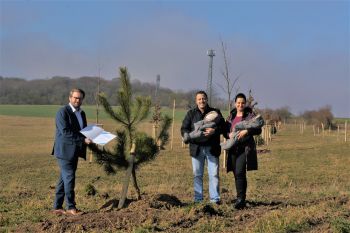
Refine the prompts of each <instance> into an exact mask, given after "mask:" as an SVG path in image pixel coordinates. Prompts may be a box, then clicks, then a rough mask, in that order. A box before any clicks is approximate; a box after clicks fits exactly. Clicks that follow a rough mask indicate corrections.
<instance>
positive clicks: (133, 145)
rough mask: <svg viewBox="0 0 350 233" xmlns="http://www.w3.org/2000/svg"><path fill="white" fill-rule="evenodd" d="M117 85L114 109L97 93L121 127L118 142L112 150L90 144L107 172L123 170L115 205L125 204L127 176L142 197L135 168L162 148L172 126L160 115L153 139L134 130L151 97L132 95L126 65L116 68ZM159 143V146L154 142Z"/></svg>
mask: <svg viewBox="0 0 350 233" xmlns="http://www.w3.org/2000/svg"><path fill="white" fill-rule="evenodd" d="M119 74H120V88H119V90H118V92H117V101H118V103H119V105H120V107H118V109H117V110H114V109H113V108H112V106H111V105H110V104H109V102H108V100H107V97H106V96H105V95H104V94H100V95H99V101H100V103H101V105H102V106H103V107H104V109H105V111H106V112H107V113H108V115H109V116H110V117H111V118H112V119H114V120H115V121H116V122H117V123H118V124H121V126H122V127H121V129H120V130H117V132H116V135H117V143H116V145H115V146H114V148H113V149H111V150H107V149H106V148H104V147H102V148H101V147H98V146H97V145H95V144H93V145H91V146H90V148H91V150H92V151H94V152H95V153H94V154H95V155H96V161H97V163H99V164H100V165H102V166H103V167H104V170H105V172H106V173H107V174H115V172H116V169H124V170H126V175H125V180H124V183H123V189H122V194H121V198H120V200H119V204H118V208H121V207H123V206H124V202H125V199H126V195H127V190H128V186H129V180H130V176H132V181H133V186H134V188H135V190H136V193H137V197H138V199H140V198H141V192H140V188H139V186H138V184H137V179H136V171H137V168H138V167H139V166H140V165H141V164H144V163H145V162H148V161H151V160H153V159H155V158H156V156H157V155H158V154H159V148H160V147H163V146H164V145H165V144H166V143H167V142H168V139H169V134H168V129H169V127H170V125H171V121H172V120H171V119H170V118H169V117H168V116H165V117H163V120H162V124H161V125H160V130H159V134H158V135H157V137H156V138H154V139H153V138H152V137H150V136H148V135H147V134H145V133H142V132H138V131H137V125H138V124H139V123H140V122H141V121H143V120H145V119H146V118H147V116H148V114H149V112H150V108H151V101H150V98H145V97H135V98H133V96H132V87H131V84H130V78H129V74H128V70H127V68H126V67H121V68H120V69H119ZM157 142H161V145H157Z"/></svg>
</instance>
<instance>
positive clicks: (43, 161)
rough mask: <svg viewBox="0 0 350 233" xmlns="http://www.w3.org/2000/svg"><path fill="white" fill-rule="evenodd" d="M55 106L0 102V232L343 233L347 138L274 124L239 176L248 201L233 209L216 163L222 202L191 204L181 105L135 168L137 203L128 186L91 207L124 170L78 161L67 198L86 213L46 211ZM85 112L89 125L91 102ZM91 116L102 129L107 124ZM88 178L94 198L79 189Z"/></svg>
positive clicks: (347, 216) (347, 211) (349, 225)
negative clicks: (164, 137)
mask: <svg viewBox="0 0 350 233" xmlns="http://www.w3.org/2000/svg"><path fill="white" fill-rule="evenodd" d="M57 108H58V106H12V107H10V106H0V122H1V124H0V148H1V150H0V167H1V169H0V187H1V191H0V232H37V231H44V232H139V233H140V232H154V231H164V232H350V198H349V196H350V173H349V169H348V166H349V164H350V153H349V151H350V142H349V141H348V142H346V143H345V142H344V140H343V138H340V137H338V136H337V134H336V131H334V132H333V131H332V132H331V134H330V135H329V134H328V133H327V134H326V135H325V136H321V135H317V136H313V132H312V127H311V126H307V128H306V130H305V132H304V134H300V132H299V127H297V126H295V125H284V126H283V127H282V129H281V130H279V131H278V132H277V134H276V135H274V136H273V138H272V141H271V143H270V144H269V146H268V147H266V146H264V147H259V148H258V149H261V150H263V149H266V150H269V151H270V153H262V154H259V157H258V158H259V170H258V171H254V172H249V173H248V197H247V198H248V201H249V203H248V205H249V207H248V208H247V209H244V210H241V211H237V210H234V209H233V207H232V203H233V201H234V199H235V191H234V184H233V176H232V174H227V173H226V172H225V169H223V168H221V171H220V172H221V174H220V176H221V190H222V200H223V204H222V205H220V206H213V207H210V205H209V204H207V203H204V204H203V205H193V204H192V191H193V190H192V170H191V160H190V157H189V155H188V154H189V153H188V148H182V147H181V138H180V133H179V128H180V123H181V122H180V121H181V118H182V117H183V115H184V113H185V111H183V112H182V113H179V115H178V117H177V118H176V120H175V122H176V123H175V138H174V143H173V146H174V148H173V150H170V146H169V145H168V146H167V148H166V150H164V151H162V152H161V153H160V155H159V156H158V158H157V159H156V160H154V161H152V162H150V163H148V164H146V165H144V166H142V167H141V168H140V170H139V171H138V173H137V176H138V180H139V183H140V188H141V190H142V192H143V200H141V201H136V200H135V198H136V194H135V191H134V190H133V188H132V186H131V187H130V189H129V194H128V198H129V199H131V200H133V201H132V202H131V203H130V205H129V206H128V207H127V208H126V209H124V210H119V211H117V210H113V211H110V212H106V211H103V210H100V207H101V206H102V205H103V204H105V203H106V202H108V201H110V200H113V199H115V198H116V199H118V198H119V195H120V191H121V187H122V181H123V177H124V172H123V171H119V172H117V174H116V175H114V176H107V175H106V174H105V173H104V172H103V169H102V168H101V167H100V166H99V165H97V164H96V163H94V162H93V163H89V162H87V161H83V160H81V161H80V162H79V166H78V171H77V181H76V182H77V183H76V201H77V203H78V207H79V208H81V209H83V210H84V211H86V212H87V214H86V215H83V216H81V217H80V218H76V217H65V216H64V217H57V216H53V215H52V214H50V210H51V208H52V203H53V197H54V186H55V183H56V180H57V177H58V166H57V164H56V161H55V159H54V158H53V157H52V156H50V152H51V148H52V143H53V139H54V119H53V116H54V115H55V112H56V111H57ZM85 109H86V112H87V115H88V117H89V118H88V121H89V122H94V120H95V119H94V117H91V116H90V115H89V111H91V112H92V111H93V107H90V106H88V107H85ZM168 112H170V114H169V115H172V113H171V111H170V110H169V111H168ZM36 114H37V115H36ZM101 119H102V120H101V121H102V123H103V124H104V127H105V128H106V129H107V130H109V131H113V130H114V129H115V128H116V127H117V126H115V125H114V123H113V122H112V121H111V120H110V119H108V118H107V117H103V118H102V117H101ZM151 128H152V127H151V124H150V123H149V122H145V123H143V124H142V125H141V126H140V130H142V131H145V132H147V133H151V131H150V129H151ZM348 134H349V132H348ZM222 159H223V156H221V161H220V162H221V164H222V162H223V161H222ZM221 167H222V166H221ZM204 181H205V182H204V184H205V186H204V187H205V190H204V191H205V195H206V198H207V197H208V187H207V186H208V182H207V178H205V180H204ZM88 184H92V185H94V186H95V188H96V189H97V191H98V193H97V195H95V196H87V195H86V192H85V188H86V186H87V185H88ZM107 194H108V197H107ZM157 195H163V196H165V195H169V196H171V197H176V198H177V199H178V200H180V201H181V203H182V205H181V206H172V205H170V204H171V203H170V202H169V203H167V204H168V205H164V206H161V205H159V203H163V202H160V201H159V200H160V199H156V197H157ZM156 201H158V202H156ZM156 204H157V205H156ZM169 205H170V207H169ZM208 206H209V207H210V208H212V209H210V208H209V207H208Z"/></svg>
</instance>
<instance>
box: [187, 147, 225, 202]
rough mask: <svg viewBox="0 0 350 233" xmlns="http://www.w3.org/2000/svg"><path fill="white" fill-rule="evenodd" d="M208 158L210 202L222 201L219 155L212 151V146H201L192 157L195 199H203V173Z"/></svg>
mask: <svg viewBox="0 0 350 233" xmlns="http://www.w3.org/2000/svg"><path fill="white" fill-rule="evenodd" d="M205 160H207V164H208V165H207V166H208V176H209V196H210V202H218V201H220V193H219V157H215V156H213V155H212V154H211V153H210V147H205V146H200V147H199V153H198V155H197V156H196V157H192V168H193V176H194V179H193V181H194V182H193V183H194V201H195V202H200V201H202V200H203V174H204V163H205Z"/></svg>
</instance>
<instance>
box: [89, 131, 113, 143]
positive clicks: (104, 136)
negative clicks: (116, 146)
mask: <svg viewBox="0 0 350 233" xmlns="http://www.w3.org/2000/svg"><path fill="white" fill-rule="evenodd" d="M116 137H117V136H116V135H114V134H111V133H110V132H107V131H102V132H101V134H100V135H98V136H97V137H95V138H94V139H92V141H93V142H94V143H96V144H100V145H105V144H106V143H108V142H109V141H111V140H112V139H114V138H116Z"/></svg>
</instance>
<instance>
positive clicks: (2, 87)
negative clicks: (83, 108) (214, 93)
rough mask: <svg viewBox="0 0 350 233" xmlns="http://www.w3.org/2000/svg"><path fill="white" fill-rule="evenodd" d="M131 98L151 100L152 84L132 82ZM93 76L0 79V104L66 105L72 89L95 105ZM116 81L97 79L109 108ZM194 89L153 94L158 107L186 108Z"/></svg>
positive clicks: (161, 90) (165, 89)
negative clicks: (139, 97)
mask: <svg viewBox="0 0 350 233" xmlns="http://www.w3.org/2000/svg"><path fill="white" fill-rule="evenodd" d="M131 83H132V89H133V92H134V96H150V97H151V98H152V101H154V100H155V94H156V85H155V84H151V83H142V82H140V81H138V80H132V81H131ZM97 84H98V78H97V77H81V78H77V79H72V78H69V77H59V76H56V77H52V78H50V79H36V80H25V79H21V78H5V77H2V76H0V104H44V105H50V104H57V105H63V104H66V103H67V102H68V93H69V91H70V90H71V89H72V88H74V87H77V88H81V89H83V90H84V91H85V92H86V96H85V100H84V103H85V104H88V105H93V104H96V101H95V96H96V93H97ZM118 88H119V78H114V79H112V80H105V79H102V78H101V79H100V92H104V93H105V94H106V95H107V96H108V97H109V101H110V103H111V104H112V105H118V103H117V98H116V94H117V90H118ZM195 92H196V90H193V91H188V92H182V91H173V90H171V89H169V88H162V87H160V88H159V90H158V91H157V96H158V98H157V99H158V100H159V102H160V105H161V106H169V107H172V106H173V101H174V99H176V105H177V106H178V107H182V108H187V107H189V106H193V104H194V93H195Z"/></svg>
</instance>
